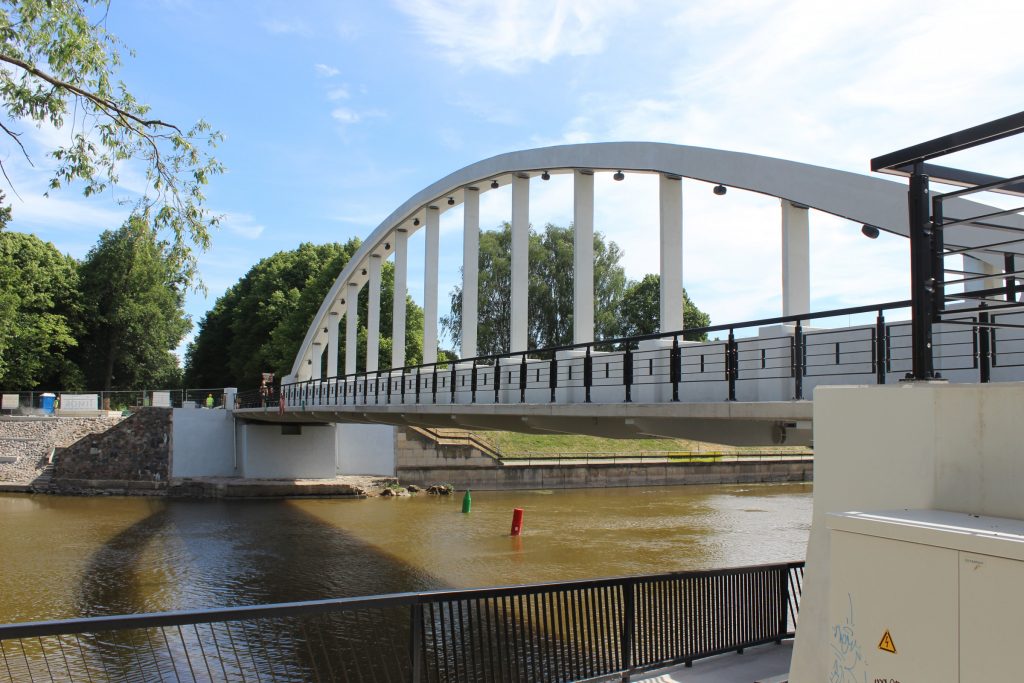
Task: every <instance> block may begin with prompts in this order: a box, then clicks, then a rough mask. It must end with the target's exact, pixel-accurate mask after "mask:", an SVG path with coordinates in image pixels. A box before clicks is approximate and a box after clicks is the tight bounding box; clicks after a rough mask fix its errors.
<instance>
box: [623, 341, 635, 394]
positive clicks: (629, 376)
mask: <svg viewBox="0 0 1024 683" xmlns="http://www.w3.org/2000/svg"><path fill="white" fill-rule="evenodd" d="M625 346H626V353H625V354H623V357H622V383H623V384H624V385H625V387H626V403H632V402H633V351H632V350H630V348H629V343H628V342H627V343H626V344H625Z"/></svg>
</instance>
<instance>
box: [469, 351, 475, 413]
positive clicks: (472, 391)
mask: <svg viewBox="0 0 1024 683" xmlns="http://www.w3.org/2000/svg"><path fill="white" fill-rule="evenodd" d="M469 392H470V393H469V395H470V398H469V402H470V403H476V359H475V358H474V359H473V370H472V372H471V373H470V375H469Z"/></svg>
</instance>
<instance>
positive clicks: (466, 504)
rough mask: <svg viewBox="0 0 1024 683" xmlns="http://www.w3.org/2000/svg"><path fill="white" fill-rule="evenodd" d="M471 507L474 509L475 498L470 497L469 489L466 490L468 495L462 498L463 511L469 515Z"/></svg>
mask: <svg viewBox="0 0 1024 683" xmlns="http://www.w3.org/2000/svg"><path fill="white" fill-rule="evenodd" d="M471 507H473V496H471V495H469V489H466V495H464V496H463V497H462V511H463V512H466V513H468V512H469V508H471Z"/></svg>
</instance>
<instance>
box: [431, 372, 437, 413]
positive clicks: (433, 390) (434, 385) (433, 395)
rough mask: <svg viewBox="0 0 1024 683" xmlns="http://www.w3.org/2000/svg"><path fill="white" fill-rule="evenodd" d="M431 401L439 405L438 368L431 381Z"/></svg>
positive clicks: (432, 374)
mask: <svg viewBox="0 0 1024 683" xmlns="http://www.w3.org/2000/svg"><path fill="white" fill-rule="evenodd" d="M430 400H431V401H432V402H433V403H434V404H435V405H436V404H437V366H436V365H435V366H434V369H433V372H432V373H431V379H430Z"/></svg>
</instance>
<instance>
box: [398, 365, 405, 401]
mask: <svg viewBox="0 0 1024 683" xmlns="http://www.w3.org/2000/svg"><path fill="white" fill-rule="evenodd" d="M399 373H400V376H401V380H399V381H401V383H402V387H401V390H400V391H401V393H399V394H398V399H399V401H400V403H402V404H403V405H404V404H405V368H402V369H401V370H400V371H399Z"/></svg>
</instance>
